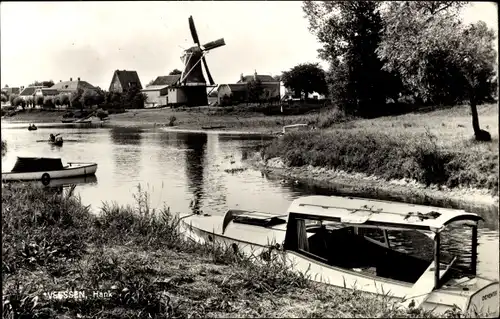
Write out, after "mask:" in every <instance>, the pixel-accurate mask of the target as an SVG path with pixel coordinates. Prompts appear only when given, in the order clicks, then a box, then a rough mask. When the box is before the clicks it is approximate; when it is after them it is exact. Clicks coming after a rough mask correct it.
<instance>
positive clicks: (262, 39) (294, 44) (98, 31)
mask: <svg viewBox="0 0 500 319" xmlns="http://www.w3.org/2000/svg"><path fill="white" fill-rule="evenodd" d="M301 5H302V3H301V2H300V1H290V2H287V1H272V2H271V1H269V2H257V1H248V2H244V1H228V2H211V1H206V2H205V1H203V2H192V1H189V2H184V1H182V2H142V1H141V2H135V1H133V2H2V3H1V5H0V12H1V19H0V23H1V28H0V32H1V34H0V36H1V86H2V87H3V86H5V84H8V85H9V86H20V85H24V86H26V85H28V84H30V83H31V82H33V81H35V80H40V81H41V80H49V79H51V80H53V81H54V82H59V80H69V78H70V77H72V78H73V79H76V78H77V77H80V78H81V79H82V80H86V81H88V82H90V83H91V84H93V85H96V86H100V87H101V88H103V89H105V90H107V89H108V88H109V83H110V81H111V78H112V75H113V72H114V70H116V69H120V70H123V69H126V70H136V71H137V72H138V74H139V77H140V79H141V82H142V85H143V86H146V84H147V83H148V82H149V81H150V80H152V79H154V78H156V77H157V76H159V75H167V74H168V73H169V72H170V71H171V70H173V69H174V68H178V69H182V67H183V64H182V62H181V60H180V55H181V53H182V48H188V47H189V46H191V45H192V44H193V41H192V38H191V34H190V31H189V26H188V17H189V16H190V15H192V16H193V18H194V22H195V25H196V28H197V31H198V36H199V38H200V41H201V42H202V43H206V42H209V41H213V40H216V39H218V38H221V37H223V38H224V39H225V41H226V46H224V47H220V48H217V49H214V50H212V51H211V52H210V53H209V54H208V55H207V62H208V66H209V68H210V71H211V73H212V76H213V77H214V80H215V82H216V83H232V82H234V81H237V80H238V79H239V76H240V73H245V74H253V72H254V70H257V72H258V73H259V74H271V75H275V74H279V73H281V71H284V70H288V69H290V68H291V67H293V66H294V65H296V64H298V63H304V62H320V60H319V59H318V58H317V49H318V48H319V47H320V45H319V44H318V43H317V41H316V38H315V37H314V36H313V35H312V34H310V33H309V31H308V29H307V20H306V19H305V18H304V17H303V16H304V14H303V11H302V9H301ZM497 19H498V17H497V9H496V4H495V3H493V2H476V3H473V4H472V5H471V6H470V7H469V8H468V9H467V10H466V11H465V13H464V20H465V21H466V22H474V21H477V20H483V21H485V22H486V23H487V24H488V25H489V26H490V27H491V28H494V29H495V30H497V29H498V26H497ZM497 34H498V32H497ZM322 65H323V66H324V67H326V64H324V63H323V64H322Z"/></svg>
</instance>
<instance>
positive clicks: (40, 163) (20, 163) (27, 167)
mask: <svg viewBox="0 0 500 319" xmlns="http://www.w3.org/2000/svg"><path fill="white" fill-rule="evenodd" d="M61 169H63V165H62V161H61V159H60V158H47V157H17V161H16V164H14V168H12V171H11V172H12V173H27V172H41V171H56V170H61Z"/></svg>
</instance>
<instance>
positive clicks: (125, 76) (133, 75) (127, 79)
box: [109, 70, 142, 91]
mask: <svg viewBox="0 0 500 319" xmlns="http://www.w3.org/2000/svg"><path fill="white" fill-rule="evenodd" d="M115 75H116V76H117V77H118V81H120V84H121V86H122V88H123V89H125V88H127V87H129V85H128V84H129V83H133V82H135V83H137V86H138V87H139V89H142V85H141V80H140V79H139V75H138V74H137V71H127V70H116V71H115V73H114V74H113V78H112V79H111V84H110V86H109V90H110V91H111V90H112V85H113V80H114V78H115Z"/></svg>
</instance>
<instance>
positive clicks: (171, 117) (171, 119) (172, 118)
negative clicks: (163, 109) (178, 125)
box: [168, 115, 177, 126]
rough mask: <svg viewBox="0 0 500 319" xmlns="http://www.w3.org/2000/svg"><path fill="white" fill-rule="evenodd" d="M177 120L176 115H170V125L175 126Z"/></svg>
mask: <svg viewBox="0 0 500 319" xmlns="http://www.w3.org/2000/svg"><path fill="white" fill-rule="evenodd" d="M175 121H177V118H176V117H175V116H174V115H172V116H170V118H169V119H168V126H174V125H175Z"/></svg>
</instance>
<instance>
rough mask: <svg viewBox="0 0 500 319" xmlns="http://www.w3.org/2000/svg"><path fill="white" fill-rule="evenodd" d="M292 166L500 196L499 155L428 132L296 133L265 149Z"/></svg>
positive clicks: (358, 130)
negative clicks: (457, 146) (455, 145)
mask: <svg viewBox="0 0 500 319" xmlns="http://www.w3.org/2000/svg"><path fill="white" fill-rule="evenodd" d="M262 156H263V157H264V159H269V158H273V157H281V158H282V159H283V160H284V161H285V163H286V164H287V165H289V166H295V167H299V166H304V165H312V166H319V167H328V168H334V169H340V170H344V171H347V172H359V173H365V174H368V175H375V176H379V177H381V178H385V179H402V178H407V179H413V180H416V181H418V182H421V183H424V184H426V185H430V184H437V185H446V186H448V187H457V186H469V187H476V188H487V189H490V190H491V191H492V192H498V153H494V152H488V153H474V152H461V151H456V150H453V149H445V148H442V147H439V146H438V145H437V142H436V137H435V136H433V135H432V134H430V133H429V132H427V133H426V134H423V135H418V136H412V135H405V134H399V135H394V134H385V133H381V132H379V133H375V132H368V131H365V130H360V129H356V130H336V131H329V132H293V133H290V134H286V135H285V136H283V137H282V138H280V139H276V140H274V141H273V142H272V143H271V144H270V145H268V146H267V147H266V148H264V149H263V150H262Z"/></svg>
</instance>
